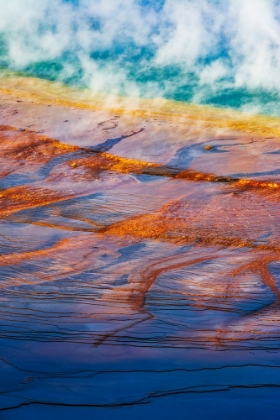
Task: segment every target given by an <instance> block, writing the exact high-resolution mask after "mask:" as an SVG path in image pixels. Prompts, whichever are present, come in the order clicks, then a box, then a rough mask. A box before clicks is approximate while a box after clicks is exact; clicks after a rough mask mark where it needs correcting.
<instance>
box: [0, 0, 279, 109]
mask: <svg viewBox="0 0 280 420" xmlns="http://www.w3.org/2000/svg"><path fill="white" fill-rule="evenodd" d="M7 3H8V4H7ZM278 3H279V2H278V1H273V0H269V1H267V0H258V1H257V2H256V1H252V0H245V1H239V0H235V1H231V0H227V1H221V0H212V1H210V0H208V1H203V0H200V1H195V0H185V1H180V0H172V1H171V0H157V1H155V0H128V1H126V2H123V1H121V0H115V1H109V0H57V1H55V2H54V1H52V0H42V1H40V2H38V1H37V0H24V1H19V0H10V1H9V2H7V1H6V0H0V6H1V10H2V13H1V16H0V34H1V37H0V66H1V67H2V68H7V69H10V70H13V71H21V72H24V73H25V74H27V75H32V76H36V77H40V78H45V79H48V80H58V81H61V82H63V83H66V84H70V85H74V86H77V87H89V88H91V89H92V90H93V91H102V92H110V93H116V94H121V95H128V96H136V97H138V96H140V97H148V98H149V97H164V98H168V99H174V100H178V101H186V102H193V103H201V104H209V105H214V106H218V107H232V108H237V109H241V110H246V111H247V110H248V111H253V112H257V113H267V114H276V115H279V113H280V107H279V96H280V82H279V80H278V79H279V77H278V75H279V70H280V37H279V33H280V21H279V5H278Z"/></svg>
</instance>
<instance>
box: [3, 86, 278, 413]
mask: <svg viewBox="0 0 280 420" xmlns="http://www.w3.org/2000/svg"><path fill="white" fill-rule="evenodd" d="M17 93H18V92H16V93H15V92H14V91H10V92H7V90H6V91H5V92H4V93H3V101H2V106H1V108H0V122H1V124H2V125H1V127H0V145H1V147H0V159H1V167H0V173H1V180H0V188H1V191H0V218H1V219H0V223H1V224H0V249H1V259H0V266H1V269H0V288H1V294H0V300H1V307H0V312H1V315H0V317H1V323H0V334H1V359H0V363H1V369H2V370H1V377H2V381H1V385H0V386H1V391H2V394H1V395H2V396H1V399H0V410H2V413H1V414H3V417H1V418H3V419H13V418H27V417H28V416H29V418H30V416H31V417H32V416H37V414H36V413H37V411H36V410H39V409H40V410H43V408H42V407H44V413H45V414H44V415H46V416H47V415H48V416H55V417H53V418H59V416H60V415H62V416H66V415H67V416H68V417H70V418H72V417H71V416H73V418H74V417H75V416H76V415H77V413H78V411H76V410H78V409H79V410H80V411H79V413H83V415H84V416H85V417H84V418H92V417H90V416H92V415H93V411H92V410H95V411H94V413H95V414H96V415H97V416H98V418H112V417H111V415H113V416H114V417H113V418H128V417H130V415H131V414H132V413H133V415H134V417H135V418H140V417H142V416H146V417H147V416H149V415H151V412H152V411H154V412H155V413H157V412H158V411H157V410H160V412H161V418H164V419H165V418H166V419H170V418H173V417H172V410H173V409H172V407H173V406H175V407H177V406H178V404H179V405H180V407H181V409H182V410H183V411H184V410H185V411H184V415H183V417H182V418H186V417H185V416H186V414H187V410H190V416H191V417H190V418H200V417H197V416H201V415H202V414H201V412H200V408H199V405H200V403H199V400H197V396H198V395H199V394H203V395H204V396H205V398H206V399H207V401H206V400H205V407H208V406H209V410H210V411H209V413H212V414H213V416H215V418H224V416H225V415H228V414H229V413H230V412H231V410H232V407H233V406H232V404H234V403H233V401H236V400H239V399H240V398H241V399H242V401H243V402H242V404H241V403H240V410H244V411H243V413H244V416H245V417H246V416H247V414H248V412H247V411H248V406H247V405H246V401H247V400H248V399H249V400H250V399H251V400H252V399H253V400H254V408H253V412H252V413H253V414H254V417H252V418H258V417H257V416H258V413H261V411H259V410H260V403H262V407H265V410H266V411H267V410H268V413H269V416H270V417H269V418H277V417H275V415H274V414H275V412H276V411H275V410H276V409H277V407H276V405H277V404H279V403H277V401H279V400H277V398H279V388H280V382H279V378H280V377H279V368H280V361H279V353H278V350H279V343H280V312H279V308H280V265H279V259H280V239H279V238H280V235H279V233H280V232H279V229H280V228H279V226H280V180H279V172H278V171H279V158H278V150H279V135H280V133H278V131H277V130H278V129H277V124H278V121H277V120H269V119H267V120H265V119H262V120H261V119H260V121H259V122H258V123H256V124H253V121H255V120H257V118H256V117H254V118H255V120H254V118H253V117H248V116H247V117H246V116H244V117H241V116H240V115H239V116H236V115H234V114H231V115H227V114H226V113H225V114H224V115H222V114H221V112H220V114H219V115H218V116H216V119H215V118H214V117H213V115H212V116H211V113H213V112H214V111H213V110H208V111H207V110H202V111H200V110H199V109H197V110H196V112H195V111H194V110H191V111H190V110H188V109H187V108H186V113H185V117H184V113H183V111H182V110H181V114H180V116H178V115H177V116H176V115H175V114H169V115H168V113H167V111H166V110H165V114H161V115H160V116H156V114H155V113H154V114H153V113H152V112H150V114H149V113H148V112H147V113H146V114H145V115H144V114H143V112H142V111H141V112H140V111H139V113H137V112H136V111H131V112H128V113H124V112H123V111H120V112H119V113H117V114H116V109H114V113H111V114H110V110H109V109H107V110H105V111H102V110H98V109H96V110H92V108H91V106H89V107H88V108H87V107H86V106H85V107H84V108H83V107H79V106H76V107H74V108H73V106H72V108H70V105H69V104H68V105H67V103H66V102H65V103H64V104H63V106H62V104H58V105H57V104H54V103H53V102H51V101H49V103H48V100H49V99H45V100H44V101H43V100H41V101H39V100H37V102H36V103H33V102H34V101H33V102H32V99H33V96H32V95H31V96H30V98H28V95H27V93H26V94H25V95H26V97H25V99H24V100H23V99H22V97H21V96H20V97H21V99H20V100H19V99H18V98H19V97H18V96H17ZM50 105H52V106H50ZM72 105H73V103H72ZM207 112H208V113H207ZM115 114H116V115H115ZM159 114H160V113H159ZM242 118H243V119H242ZM54 134H55V135H54ZM226 390H227V391H229V392H230V396H227V397H226V398H225V399H223V401H224V404H225V405H226V406H227V408H224V409H221V410H220V411H219V410H217V404H218V401H220V399H221V392H222V391H226ZM252 390H254V393H253V394H252ZM225 401H227V402H225ZM147 405H148V406H149V409H148V408H147ZM249 405H250V407H251V409H252V404H249ZM38 407H39V408H38ZM110 407H111V408H112V407H115V408H117V407H118V409H119V410H120V411H114V414H112V412H108V411H107V410H108V409H109V408H110ZM127 407H130V410H132V409H134V411H129V410H128V409H127ZM215 407H216V408H215ZM268 407H269V408H268ZM68 408H71V410H72V411H71V412H70V411H67V410H68ZM136 408H137V410H136ZM163 408H164V411H163ZM278 408H279V405H278ZM99 409H100V410H101V411H98V410H99ZM235 409H236V407H235ZM63 410H64V411H63ZM81 410H85V411H81ZM96 410H97V411H96ZM135 410H136V411H135ZM211 410H212V411H211ZM254 410H255V411H254ZM269 410H270V411H269ZM110 413H111V414H110ZM235 413H236V410H235ZM262 413H263V412H262ZM212 414H211V415H212ZM16 416H18V417H16ZM24 416H26V417H24ZM87 416H88V417H87ZM108 416H109V417H108ZM118 416H120V417H118ZM165 416H166V417H165ZM245 417H244V418H245ZM32 418H33V417H32ZM34 418H35V417H34ZM42 418H44V417H42ZM178 418H179V417H178ZM209 418H210V417H209ZM211 418H212V417H211ZM213 418H214V417H213ZM241 418H243V417H241Z"/></svg>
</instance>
